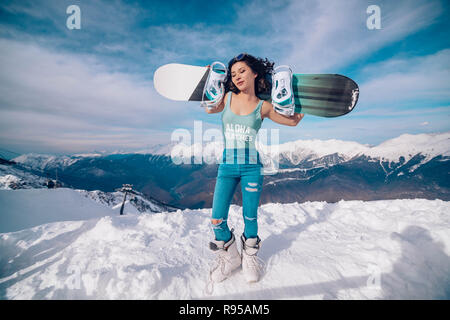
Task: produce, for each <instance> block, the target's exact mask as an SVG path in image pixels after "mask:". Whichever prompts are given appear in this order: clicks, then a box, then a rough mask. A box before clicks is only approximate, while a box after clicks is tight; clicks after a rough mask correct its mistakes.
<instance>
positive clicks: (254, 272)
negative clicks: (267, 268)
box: [241, 235, 264, 282]
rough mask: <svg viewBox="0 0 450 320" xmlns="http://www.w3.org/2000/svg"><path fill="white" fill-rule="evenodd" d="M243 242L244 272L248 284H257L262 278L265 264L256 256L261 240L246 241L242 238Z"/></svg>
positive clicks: (251, 239)
mask: <svg viewBox="0 0 450 320" xmlns="http://www.w3.org/2000/svg"><path fill="white" fill-rule="evenodd" d="M241 242H242V271H243V272H244V277H245V279H246V280H247V282H257V281H259V279H260V278H261V276H262V273H263V269H264V262H263V261H262V260H261V259H260V258H258V257H257V256H256V255H257V253H258V251H259V248H260V242H261V239H260V238H259V237H256V238H249V239H245V236H244V235H242V236H241Z"/></svg>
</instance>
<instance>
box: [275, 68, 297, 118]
mask: <svg viewBox="0 0 450 320" xmlns="http://www.w3.org/2000/svg"><path fill="white" fill-rule="evenodd" d="M292 74H293V73H292V70H291V68H290V67H289V66H286V65H283V66H278V67H276V68H275V69H274V70H273V73H272V94H271V97H272V105H273V108H274V110H275V111H276V112H278V113H280V114H282V115H286V116H292V115H293V114H294V112H295V101H294V90H293V88H292Z"/></svg>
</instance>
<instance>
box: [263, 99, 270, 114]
mask: <svg viewBox="0 0 450 320" xmlns="http://www.w3.org/2000/svg"><path fill="white" fill-rule="evenodd" d="M271 110H272V103H270V102H269V101H267V100H263V103H262V105H261V115H262V116H263V117H265V116H267V114H269V112H270V111H271Z"/></svg>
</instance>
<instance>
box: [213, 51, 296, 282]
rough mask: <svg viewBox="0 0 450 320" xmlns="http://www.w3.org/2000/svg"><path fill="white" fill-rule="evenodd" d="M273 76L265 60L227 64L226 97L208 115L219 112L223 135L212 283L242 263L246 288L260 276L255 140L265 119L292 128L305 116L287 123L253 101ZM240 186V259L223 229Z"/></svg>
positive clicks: (236, 60)
mask: <svg viewBox="0 0 450 320" xmlns="http://www.w3.org/2000/svg"><path fill="white" fill-rule="evenodd" d="M272 70H273V63H271V62H269V61H268V60H267V59H265V60H263V59H261V58H255V57H253V56H251V55H249V54H240V55H238V56H236V57H235V58H233V59H232V60H231V61H230V62H229V63H228V76H227V79H226V82H225V95H224V97H223V98H222V100H221V102H220V103H219V104H217V105H216V106H215V107H213V108H212V109H208V108H205V110H206V112H207V113H218V112H222V111H223V112H222V130H223V136H224V140H225V148H224V153H223V158H222V162H221V163H220V165H219V169H218V174H217V180H216V186H215V190H214V199H213V208H212V220H211V222H212V225H213V230H214V234H215V240H214V241H212V242H211V243H210V248H211V249H212V250H214V251H215V252H216V253H217V259H216V261H217V263H216V265H215V266H214V267H213V268H212V269H211V272H210V278H211V280H212V281H213V282H220V281H222V280H224V279H226V278H227V277H228V276H229V275H230V274H231V272H232V271H233V270H235V269H236V268H238V267H239V266H240V265H241V263H242V270H243V272H244V275H245V277H246V279H247V281H249V282H256V281H258V280H259V278H260V276H261V274H260V273H261V270H260V266H259V263H258V260H257V257H256V254H257V253H258V250H259V246H260V241H261V240H260V238H259V237H258V222H257V211H258V206H259V200H260V194H261V190H262V182H263V176H262V174H261V168H262V163H261V161H260V158H259V154H258V152H257V151H256V148H255V140H256V134H257V133H258V130H259V129H260V127H261V123H262V121H263V120H264V119H265V118H269V119H271V120H272V121H275V122H277V123H279V124H283V125H287V126H296V125H297V124H298V123H299V122H300V120H301V119H302V118H303V116H304V115H303V114H298V113H294V115H293V116H291V117H288V116H284V115H281V114H279V113H277V112H275V111H274V109H273V106H272V104H271V103H269V102H267V101H263V100H260V99H259V98H258V97H257V95H258V94H260V93H262V92H270V90H271V86H270V83H269V81H267V79H266V76H267V75H270V74H271V73H272ZM239 182H241V188H242V207H243V216H244V224H245V228H244V233H243V234H242V236H241V243H242V257H241V256H240V255H239V252H238V250H237V246H236V241H235V237H234V234H233V230H230V229H229V227H228V224H227V218H228V210H229V207H230V203H231V200H232V198H233V194H234V192H235V189H236V186H237V184H238V183H239Z"/></svg>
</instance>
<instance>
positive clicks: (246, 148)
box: [222, 91, 264, 165]
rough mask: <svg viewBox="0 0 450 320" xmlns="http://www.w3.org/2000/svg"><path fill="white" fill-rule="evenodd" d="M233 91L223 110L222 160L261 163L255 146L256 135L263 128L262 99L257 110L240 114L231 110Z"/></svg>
mask: <svg viewBox="0 0 450 320" xmlns="http://www.w3.org/2000/svg"><path fill="white" fill-rule="evenodd" d="M231 96H232V92H231V91H230V92H229V94H228V98H227V101H226V104H225V107H224V110H223V112H222V135H223V138H224V150H223V157H222V162H223V163H227V164H260V165H262V163H261V161H260V156H259V153H258V151H257V150H256V147H255V141H256V136H257V134H258V131H259V129H260V128H261V123H262V119H261V106H262V104H263V102H264V101H263V100H260V101H259V103H258V105H257V106H256V108H255V110H253V112H252V113H250V114H247V115H238V114H235V113H234V112H233V111H232V110H231Z"/></svg>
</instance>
